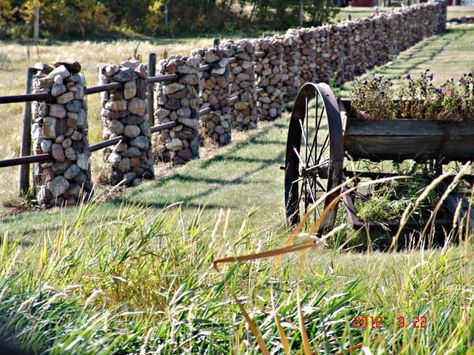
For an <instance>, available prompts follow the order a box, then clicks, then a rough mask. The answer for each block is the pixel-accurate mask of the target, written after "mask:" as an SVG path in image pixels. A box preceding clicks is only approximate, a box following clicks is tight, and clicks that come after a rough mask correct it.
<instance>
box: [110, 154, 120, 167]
mask: <svg viewBox="0 0 474 355" xmlns="http://www.w3.org/2000/svg"><path fill="white" fill-rule="evenodd" d="M107 160H108V162H109V163H111V164H112V165H114V166H115V165H117V164H118V163H120V161H121V160H122V157H121V156H120V154H118V153H116V152H112V153H111V154H110V155H109V158H108V159H107Z"/></svg>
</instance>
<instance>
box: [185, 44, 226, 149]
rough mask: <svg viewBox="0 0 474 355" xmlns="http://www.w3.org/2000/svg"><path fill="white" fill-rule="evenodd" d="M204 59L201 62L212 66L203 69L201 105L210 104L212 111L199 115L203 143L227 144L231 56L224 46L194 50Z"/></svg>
mask: <svg viewBox="0 0 474 355" xmlns="http://www.w3.org/2000/svg"><path fill="white" fill-rule="evenodd" d="M192 54H193V55H198V56H199V57H200V58H202V59H201V65H209V69H207V70H204V71H201V73H202V74H201V78H200V80H201V85H200V86H201V92H200V99H201V100H200V107H201V109H203V108H207V107H210V109H211V112H210V113H208V114H206V115H203V116H201V117H200V118H199V122H200V129H199V132H200V136H201V144H203V145H207V144H208V143H211V144H218V145H221V146H222V145H226V144H228V143H230V140H231V131H232V121H231V119H232V116H231V113H230V104H229V102H228V99H229V92H230V91H229V76H230V71H229V59H228V58H227V55H226V53H225V51H224V50H222V49H217V48H211V49H207V48H204V49H200V50H197V51H195V52H193V53H192Z"/></svg>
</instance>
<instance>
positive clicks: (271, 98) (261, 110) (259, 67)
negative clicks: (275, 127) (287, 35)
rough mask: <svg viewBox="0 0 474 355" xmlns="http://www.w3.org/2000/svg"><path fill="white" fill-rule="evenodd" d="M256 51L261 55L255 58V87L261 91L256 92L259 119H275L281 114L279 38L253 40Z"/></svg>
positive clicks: (281, 52) (281, 75) (281, 49)
mask: <svg viewBox="0 0 474 355" xmlns="http://www.w3.org/2000/svg"><path fill="white" fill-rule="evenodd" d="M255 49H256V51H261V52H263V53H265V54H264V56H263V57H257V58H256V59H255V73H256V75H257V88H259V89H262V90H263V91H262V92H260V93H258V94H257V111H258V118H259V120H275V119H277V118H278V117H280V116H281V112H282V107H283V92H282V90H281V87H282V77H283V74H282V55H283V43H282V41H281V39H279V38H275V37H267V38H264V39H259V40H256V41H255Z"/></svg>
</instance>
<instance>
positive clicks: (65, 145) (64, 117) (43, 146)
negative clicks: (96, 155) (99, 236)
mask: <svg viewBox="0 0 474 355" xmlns="http://www.w3.org/2000/svg"><path fill="white" fill-rule="evenodd" d="M54 66H55V67H56V68H55V69H53V68H51V67H49V66H47V65H40V66H37V68H38V69H39V72H38V73H37V74H36V76H35V78H34V82H33V89H34V90H33V92H34V93H48V94H50V95H51V99H50V100H48V101H47V102H35V103H34V105H33V125H32V136H33V139H34V142H33V149H34V152H35V154H43V153H49V154H51V156H52V161H50V162H46V163H39V164H37V165H36V166H35V169H34V172H33V181H34V186H35V190H36V192H37V198H38V203H39V204H40V205H42V206H45V207H52V206H65V205H67V206H70V205H75V204H77V203H78V202H80V201H81V200H83V199H84V200H85V199H87V198H88V197H89V195H90V193H91V191H92V183H91V171H90V164H89V156H90V153H89V144H88V139H87V131H88V124H87V106H86V103H85V101H84V84H85V83H84V78H83V76H82V75H80V74H79V73H80V70H81V66H80V65H79V63H77V62H75V63H56V64H55V65H54Z"/></svg>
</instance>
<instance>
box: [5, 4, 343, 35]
mask: <svg viewBox="0 0 474 355" xmlns="http://www.w3.org/2000/svg"><path fill="white" fill-rule="evenodd" d="M301 4H302V5H303V10H304V25H305V26H318V25H321V24H322V23H326V22H328V21H329V20H330V19H331V18H332V17H333V16H334V15H335V14H336V13H337V12H338V8H337V7H335V6H333V5H331V3H329V2H328V0H304V3H303V2H302V1H301V0H300V1H297V0H293V1H285V0H134V1H129V0H28V1H24V0H0V37H2V38H15V39H28V38H31V37H32V34H33V22H34V16H35V9H38V8H39V9H40V28H41V37H42V38H70V37H85V36H90V35H100V34H104V33H117V34H124V33H128V34H145V35H158V36H159V35H178V34H190V33H197V32H201V33H203V32H230V31H236V30H238V31H245V30H249V31H251V30H256V29H258V30H270V29H271V30H285V29H287V28H289V27H296V26H297V24H298V8H299V7H298V5H301Z"/></svg>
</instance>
